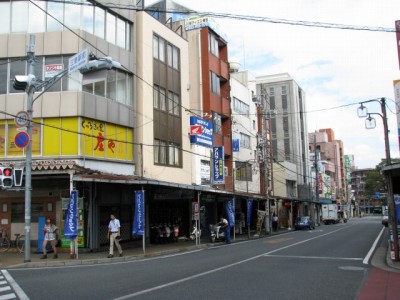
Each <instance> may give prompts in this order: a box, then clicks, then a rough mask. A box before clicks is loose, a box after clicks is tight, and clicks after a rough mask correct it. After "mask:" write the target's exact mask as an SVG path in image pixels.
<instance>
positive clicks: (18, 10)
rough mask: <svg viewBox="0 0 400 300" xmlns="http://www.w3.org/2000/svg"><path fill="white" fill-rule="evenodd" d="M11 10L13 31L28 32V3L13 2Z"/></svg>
mask: <svg viewBox="0 0 400 300" xmlns="http://www.w3.org/2000/svg"><path fill="white" fill-rule="evenodd" d="M11 10H12V13H11V31H12V32H27V30H28V19H29V18H28V1H12V6H11Z"/></svg>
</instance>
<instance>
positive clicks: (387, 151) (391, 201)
mask: <svg viewBox="0 0 400 300" xmlns="http://www.w3.org/2000/svg"><path fill="white" fill-rule="evenodd" d="M380 102H381V111H382V116H383V129H384V131H385V154H386V165H390V164H391V158H390V148H389V147H390V146H389V129H388V124H387V115H386V103H385V98H381V101H380ZM387 180H388V201H389V205H390V210H391V217H392V219H391V222H392V231H393V246H394V259H395V260H396V261H399V239H398V232H397V222H396V221H397V218H396V207H395V205H394V199H393V191H392V189H393V185H392V176H391V172H389V173H388V176H387Z"/></svg>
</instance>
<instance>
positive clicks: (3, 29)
mask: <svg viewBox="0 0 400 300" xmlns="http://www.w3.org/2000/svg"><path fill="white" fill-rule="evenodd" d="M10 5H11V4H10V2H8V3H7V2H0V34H1V33H9V32H10V16H11V14H10Z"/></svg>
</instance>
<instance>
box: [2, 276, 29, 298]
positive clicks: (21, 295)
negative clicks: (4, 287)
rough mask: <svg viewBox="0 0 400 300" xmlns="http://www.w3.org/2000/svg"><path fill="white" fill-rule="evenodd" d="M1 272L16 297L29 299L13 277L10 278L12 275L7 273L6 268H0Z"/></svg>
mask: <svg viewBox="0 0 400 300" xmlns="http://www.w3.org/2000/svg"><path fill="white" fill-rule="evenodd" d="M1 273H3V275H4V277H5V278H6V280H7V281H8V283H9V284H10V285H11V287H12V288H13V290H14V292H15V293H16V294H17V295H18V298H19V299H20V300H29V297H28V296H27V295H26V294H25V292H24V290H23V289H22V288H21V287H20V286H19V284H18V283H17V282H16V281H15V280H14V278H12V276H11V275H10V273H8V271H7V270H1Z"/></svg>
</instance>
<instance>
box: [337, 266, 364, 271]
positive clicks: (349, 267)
mask: <svg viewBox="0 0 400 300" xmlns="http://www.w3.org/2000/svg"><path fill="white" fill-rule="evenodd" d="M339 269H340V270H344V271H364V270H365V268H363V267H354V266H342V267H339Z"/></svg>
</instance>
